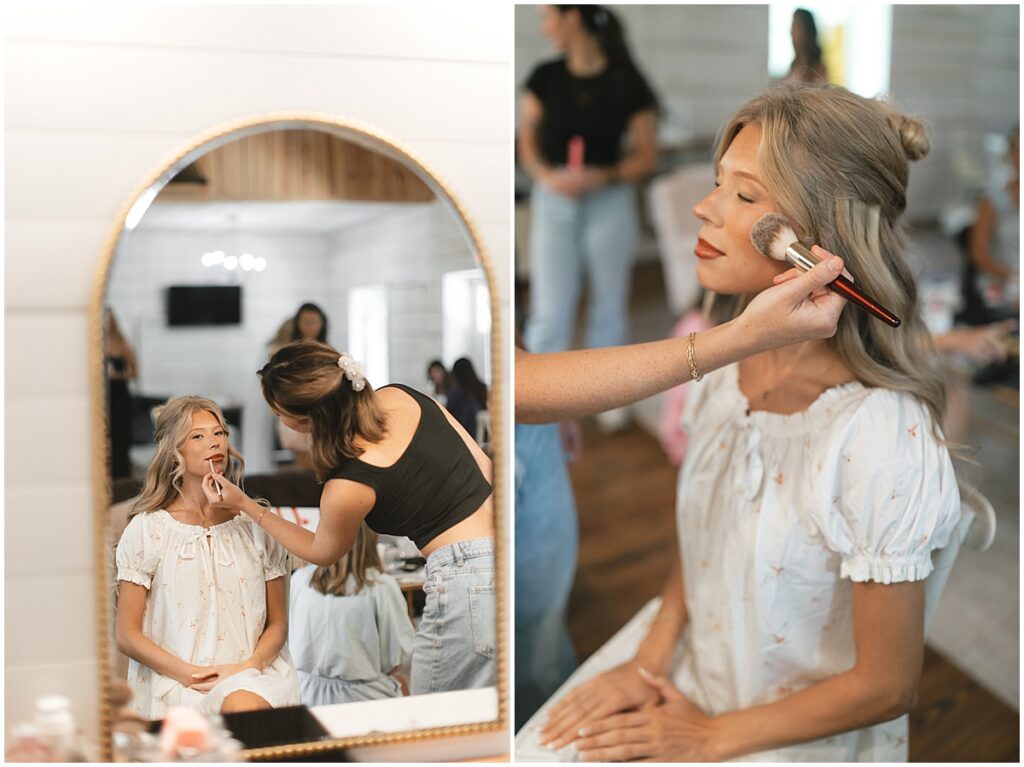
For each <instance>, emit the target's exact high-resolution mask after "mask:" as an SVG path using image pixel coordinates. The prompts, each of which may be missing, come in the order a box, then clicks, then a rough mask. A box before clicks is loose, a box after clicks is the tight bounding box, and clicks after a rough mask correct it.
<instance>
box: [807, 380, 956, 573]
mask: <svg viewBox="0 0 1024 767" xmlns="http://www.w3.org/2000/svg"><path fill="white" fill-rule="evenodd" d="M821 465H822V466H823V467H824V468H823V470H822V475H821V485H820V494H819V497H818V498H817V499H816V503H815V508H816V511H817V514H816V516H817V517H818V519H817V520H815V521H816V522H817V524H818V526H819V528H820V530H821V532H822V535H823V536H824V538H825V542H826V545H827V546H828V547H829V548H830V549H831V550H832V551H835V552H836V553H838V554H839V555H840V558H841V565H840V576H841V577H843V578H849V579H850V580H852V581H857V582H863V581H877V582H879V583H898V582H900V581H919V580H923V579H924V578H926V577H928V575H929V574H930V573H931V571H932V569H933V566H932V560H931V554H932V552H933V551H935V550H937V549H941V548H943V547H944V546H946V544H948V543H949V540H950V537H951V536H952V534H953V533H954V531H955V530H956V527H957V523H958V522H959V519H960V494H959V491H958V489H957V484H956V477H955V476H954V473H953V464H952V461H951V459H950V457H949V453H948V451H947V450H946V448H945V447H943V446H942V445H941V444H939V443H938V442H937V441H936V439H935V438H934V436H933V435H932V419H931V416H930V414H929V412H928V411H927V409H926V408H925V407H924V405H923V404H921V402H920V401H919V400H917V399H916V398H915V397H914V396H912V395H910V394H907V393H900V392H893V391H889V390H885V389H876V390H874V391H872V392H871V393H870V394H869V395H868V396H867V397H866V398H865V399H864V401H863V402H862V403H861V405H860V406H859V407H858V408H857V409H856V410H855V411H854V412H853V414H852V416H851V418H850V420H849V421H848V423H847V424H846V425H845V426H844V427H841V428H840V429H839V430H838V432H837V437H836V438H835V439H833V440H832V441H831V443H830V445H829V447H828V449H827V452H826V455H825V456H824V459H823V461H822V464H821Z"/></svg>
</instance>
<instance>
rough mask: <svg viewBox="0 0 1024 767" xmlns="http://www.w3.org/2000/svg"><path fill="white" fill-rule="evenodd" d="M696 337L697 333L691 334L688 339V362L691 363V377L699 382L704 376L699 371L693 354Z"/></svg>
mask: <svg viewBox="0 0 1024 767" xmlns="http://www.w3.org/2000/svg"><path fill="white" fill-rule="evenodd" d="M696 337H697V334H696V333H690V335H689V336H688V337H687V339H686V361H687V362H689V363H690V375H691V376H693V380H694V381H699V380H701V379H702V378H703V377H704V374H703V373H701V372H699V371H698V370H697V360H696V359H695V358H694V354H693V340H694V339H695V338H696Z"/></svg>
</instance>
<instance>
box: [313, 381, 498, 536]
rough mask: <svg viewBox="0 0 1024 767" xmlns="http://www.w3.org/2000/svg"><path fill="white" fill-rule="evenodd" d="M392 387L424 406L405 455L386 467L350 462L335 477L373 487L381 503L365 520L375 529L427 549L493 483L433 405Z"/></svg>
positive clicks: (410, 391)
mask: <svg viewBox="0 0 1024 767" xmlns="http://www.w3.org/2000/svg"><path fill="white" fill-rule="evenodd" d="M389 386H393V387H395V388H397V389H401V390H402V391H404V392H405V393H406V394H408V395H409V396H410V397H412V398H413V399H414V400H416V403H417V404H418V405H419V406H420V422H419V424H418V425H417V426H416V432H415V433H414V434H413V435H412V439H411V440H410V441H409V445H408V447H406V448H405V452H404V453H402V455H401V456H399V458H398V460H397V461H395V462H394V463H393V464H391V465H390V466H385V467H380V466H371V465H370V464H368V463H364V462H363V461H360V460H359V459H358V458H347V459H345V460H344V461H343V462H342V464H341V465H340V466H338V468H336V469H335V470H334V472H332V474H331V475H330V478H331V479H348V480H351V481H353V482H359V483H360V484H363V485H367V486H369V487H372V488H373V490H374V492H376V493H377V500H376V502H375V503H374V505H373V508H372V509H371V510H370V513H369V514H367V515H366V524H367V525H368V526H369V527H370V529H371V530H374V531H376V532H378V533H386V534H388V535H404V536H406V537H408V538H412V540H413V541H414V542H415V544H416V545H417V546H418V547H419V548H421V549H422V548H423V547H424V546H426V545H427V544H428V543H429V542H430V541H432V540H433V539H434V538H436V537H437V536H438V535H440V534H441V533H443V532H444V531H445V530H447V529H449V528H450V527H453V526H454V525H456V524H458V523H459V522H461V521H462V520H464V519H466V518H467V517H469V516H471V515H472V514H473V512H475V511H476V510H477V509H479V508H480V506H481V505H482V504H483V502H484V501H486V500H487V498H488V497H489V496H490V494H491V483H490V482H488V481H487V479H486V478H485V477H484V475H483V473H482V472H481V471H480V466H479V465H477V462H476V459H475V458H474V457H473V454H472V453H471V452H470V451H469V448H468V447H467V446H466V443H465V442H463V441H462V437H461V436H460V435H459V433H458V432H457V431H455V429H453V428H452V426H451V424H450V423H448V419H447V418H445V415H444V413H442V412H441V409H440V406H439V405H438V404H437V403H436V402H435V401H434V400H432V399H431V398H430V397H427V396H425V395H423V394H420V393H419V392H418V391H416V390H415V389H411V388H409V387H408V386H405V385H403V384H389ZM381 388H385V389H386V388H388V387H386V386H385V387H381Z"/></svg>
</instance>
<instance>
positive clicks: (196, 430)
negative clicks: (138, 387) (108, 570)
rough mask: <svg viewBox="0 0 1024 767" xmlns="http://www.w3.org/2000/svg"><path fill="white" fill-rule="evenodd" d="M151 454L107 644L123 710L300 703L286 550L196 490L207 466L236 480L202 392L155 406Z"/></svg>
mask: <svg viewBox="0 0 1024 767" xmlns="http://www.w3.org/2000/svg"><path fill="white" fill-rule="evenodd" d="M153 421H154V427H155V429H154V440H155V442H156V455H155V456H154V457H153V461H152V463H151V464H150V466H149V470H148V471H147V473H146V481H145V484H144V485H143V488H142V492H141V494H140V495H139V497H138V498H137V499H136V500H135V503H134V504H133V506H132V508H131V510H130V511H129V513H128V514H129V522H128V526H127V527H126V528H125V531H124V533H123V534H122V535H121V540H120V541H119V543H118V545H117V554H116V563H117V580H118V581H119V590H118V601H117V624H116V639H117V646H118V649H120V650H121V652H123V653H124V654H125V655H127V656H128V657H129V658H130V659H131V661H130V662H129V664H128V685H129V687H131V689H132V692H133V693H134V697H133V700H132V705H133V706H134V707H135V709H136V711H137V712H138V713H139V714H140V715H141V716H143V717H145V718H147V719H160V718H162V717H163V715H164V713H165V711H166V710H167V707H168V706H191V707H194V708H197V709H200V710H203V711H209V712H224V713H232V712H237V711H249V710H255V709H262V708H278V707H280V706H290V705H296V704H298V702H299V685H298V681H297V678H296V675H295V669H294V667H293V665H292V661H291V656H290V655H289V654H288V648H287V646H286V644H285V641H286V640H287V638H288V611H287V593H286V590H285V580H284V575H285V573H286V572H287V562H286V556H287V555H286V554H285V552H284V549H282V548H281V547H280V546H279V545H278V544H277V542H276V541H274V540H273V538H271V537H270V536H268V535H266V534H265V533H264V532H263V531H262V530H261V529H259V527H258V526H257V525H254V524H253V523H252V521H251V520H250V519H249V518H248V517H246V516H245V515H244V514H239V513H238V511H237V510H235V511H232V510H228V509H225V508H223V507H219V506H215V505H214V504H212V503H211V502H210V498H209V497H208V496H207V495H206V494H205V493H204V492H203V478H204V477H205V476H207V475H209V473H210V462H212V463H213V465H214V466H215V467H217V469H218V471H221V472H224V473H225V474H226V475H227V476H229V477H231V478H232V480H233V481H234V482H240V480H241V476H242V467H243V465H244V463H243V461H242V456H241V455H239V453H238V451H236V450H235V449H234V448H233V447H232V446H231V443H230V441H229V439H228V435H229V433H228V428H227V424H226V423H225V422H224V415H223V413H221V410H220V408H219V407H217V405H216V404H215V403H214V402H212V401H211V400H208V399H205V398H203V397H176V398H174V399H171V400H169V401H168V402H167V403H166V404H164V405H162V406H161V407H159V408H156V410H155V411H154V413H153Z"/></svg>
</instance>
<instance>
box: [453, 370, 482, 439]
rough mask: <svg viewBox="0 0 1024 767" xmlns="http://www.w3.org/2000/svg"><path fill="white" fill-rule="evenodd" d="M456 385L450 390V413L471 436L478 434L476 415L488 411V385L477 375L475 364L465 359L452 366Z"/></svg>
mask: <svg viewBox="0 0 1024 767" xmlns="http://www.w3.org/2000/svg"><path fill="white" fill-rule="evenodd" d="M452 379H453V380H454V383H453V384H452V386H451V388H450V389H449V390H448V405H447V408H448V412H449V413H451V414H452V415H453V416H454V417H455V420H456V421H458V422H459V423H460V424H461V425H462V428H463V429H465V430H466V431H467V432H468V433H469V434H476V414H477V413H479V412H480V411H481V410H486V409H487V384H485V383H484V382H483V381H481V380H480V379H479V378H478V377H477V374H476V369H475V368H474V367H473V363H472V362H470V361H469V360H468V359H467V358H465V357H460V358H459V359H457V360H455V364H454V365H452Z"/></svg>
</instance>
